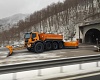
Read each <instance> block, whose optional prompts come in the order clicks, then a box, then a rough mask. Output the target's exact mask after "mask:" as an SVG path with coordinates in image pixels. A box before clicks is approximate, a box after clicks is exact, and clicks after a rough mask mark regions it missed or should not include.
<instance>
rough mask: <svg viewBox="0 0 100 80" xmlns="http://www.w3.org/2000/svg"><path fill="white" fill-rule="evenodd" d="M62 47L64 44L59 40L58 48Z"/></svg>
mask: <svg viewBox="0 0 100 80" xmlns="http://www.w3.org/2000/svg"><path fill="white" fill-rule="evenodd" d="M63 47H64V44H63V42H62V41H61V42H59V49H62V48H63Z"/></svg>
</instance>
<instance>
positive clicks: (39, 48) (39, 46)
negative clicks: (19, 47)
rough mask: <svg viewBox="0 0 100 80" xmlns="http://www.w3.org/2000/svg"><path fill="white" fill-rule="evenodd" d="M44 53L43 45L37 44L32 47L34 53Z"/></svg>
mask: <svg viewBox="0 0 100 80" xmlns="http://www.w3.org/2000/svg"><path fill="white" fill-rule="evenodd" d="M43 51H44V45H43V43H41V42H38V43H36V44H35V47H34V52H36V53H42V52H43Z"/></svg>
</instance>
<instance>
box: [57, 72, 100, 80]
mask: <svg viewBox="0 0 100 80" xmlns="http://www.w3.org/2000/svg"><path fill="white" fill-rule="evenodd" d="M96 75H100V73H93V74H88V75H83V76H76V77H71V78H64V79H59V80H73V79H79V78H85V77H91V76H96Z"/></svg>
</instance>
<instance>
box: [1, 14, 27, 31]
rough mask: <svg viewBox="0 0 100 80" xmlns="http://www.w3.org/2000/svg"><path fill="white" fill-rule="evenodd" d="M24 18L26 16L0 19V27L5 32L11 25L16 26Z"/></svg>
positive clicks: (18, 15)
mask: <svg viewBox="0 0 100 80" xmlns="http://www.w3.org/2000/svg"><path fill="white" fill-rule="evenodd" d="M26 17H28V14H15V15H13V16H10V17H6V18H3V19H0V27H2V28H3V30H6V29H8V28H11V27H12V25H14V24H16V23H17V22H18V21H19V20H24V19H25V18H26Z"/></svg>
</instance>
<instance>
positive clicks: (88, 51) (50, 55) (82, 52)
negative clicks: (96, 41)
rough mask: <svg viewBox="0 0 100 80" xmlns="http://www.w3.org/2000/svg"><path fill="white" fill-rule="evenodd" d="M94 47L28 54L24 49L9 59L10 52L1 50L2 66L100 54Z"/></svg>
mask: <svg viewBox="0 0 100 80" xmlns="http://www.w3.org/2000/svg"><path fill="white" fill-rule="evenodd" d="M93 46H94V45H85V44H82V45H80V47H79V48H78V49H60V50H51V51H45V52H43V53H33V52H28V51H27V50H26V49H24V50H19V51H15V52H14V53H13V55H12V56H10V57H7V58H6V57H5V55H7V53H8V52H7V51H6V50H4V49H3V50H2V49H0V65H7V64H14V63H20V62H28V61H35V60H45V59H54V58H69V57H78V56H87V55H96V54H100V52H95V51H94V50H95V49H94V47H93Z"/></svg>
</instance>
